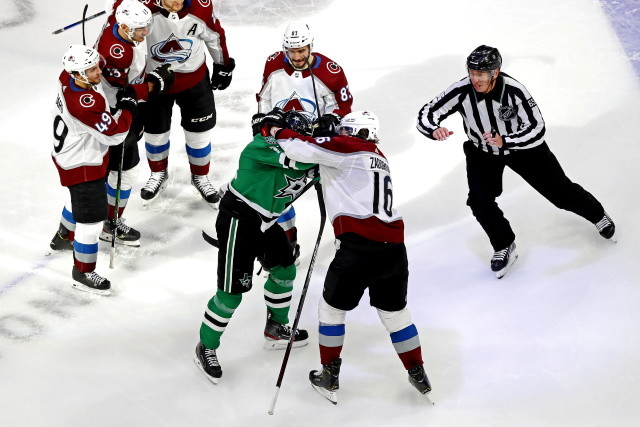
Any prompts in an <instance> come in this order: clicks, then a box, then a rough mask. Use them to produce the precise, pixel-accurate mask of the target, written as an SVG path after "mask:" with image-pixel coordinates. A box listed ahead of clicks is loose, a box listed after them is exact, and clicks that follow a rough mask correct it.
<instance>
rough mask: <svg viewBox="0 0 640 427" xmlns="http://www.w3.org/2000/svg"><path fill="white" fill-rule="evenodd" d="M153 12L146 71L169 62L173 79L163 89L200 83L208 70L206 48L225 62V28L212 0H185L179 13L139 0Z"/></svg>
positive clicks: (174, 90)
mask: <svg viewBox="0 0 640 427" xmlns="http://www.w3.org/2000/svg"><path fill="white" fill-rule="evenodd" d="M141 1H142V3H144V4H145V5H146V6H147V7H148V8H149V9H151V12H152V13H153V31H152V32H151V34H149V35H148V36H147V46H148V48H149V60H148V62H147V72H149V71H152V70H154V69H155V68H157V67H159V66H160V65H163V64H166V63H170V64H171V69H172V70H174V71H175V73H176V80H175V82H174V83H173V84H172V85H171V87H170V88H169V89H168V90H167V92H166V93H178V92H182V91H184V90H186V89H189V88H191V87H193V86H195V85H196V84H198V83H200V81H201V80H202V79H203V77H204V75H205V74H206V73H207V67H206V63H205V60H206V54H205V49H206V50H208V51H209V54H210V55H211V58H212V59H213V62H214V63H216V64H227V63H228V62H229V53H228V51H227V42H226V37H225V33H224V29H223V28H222V25H221V24H220V21H219V20H218V18H216V16H215V14H214V12H213V4H212V2H211V0H185V2H184V7H183V8H182V10H181V11H180V12H178V13H169V12H167V11H166V10H165V9H164V8H161V7H159V6H156V5H155V4H154V2H153V1H152V0H141Z"/></svg>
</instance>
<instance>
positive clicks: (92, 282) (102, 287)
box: [71, 266, 111, 295]
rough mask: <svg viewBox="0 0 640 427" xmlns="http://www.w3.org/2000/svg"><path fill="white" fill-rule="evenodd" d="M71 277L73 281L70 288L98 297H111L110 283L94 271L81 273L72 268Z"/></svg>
mask: <svg viewBox="0 0 640 427" xmlns="http://www.w3.org/2000/svg"><path fill="white" fill-rule="evenodd" d="M71 277H73V280H74V282H73V283H72V284H71V286H73V287H74V288H76V289H79V290H81V291H85V292H91V293H93V294H98V295H111V282H109V281H108V280H107V279H106V278H104V277H102V276H100V275H99V274H98V273H96V272H95V271H91V272H89V273H83V272H81V271H80V270H78V269H77V268H76V267H75V266H74V267H73V270H72V271H71Z"/></svg>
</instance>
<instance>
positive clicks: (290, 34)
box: [282, 22, 313, 52]
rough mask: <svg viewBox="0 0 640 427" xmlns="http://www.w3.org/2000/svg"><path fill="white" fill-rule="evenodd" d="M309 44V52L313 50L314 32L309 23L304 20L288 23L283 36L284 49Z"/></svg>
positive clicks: (297, 47)
mask: <svg viewBox="0 0 640 427" xmlns="http://www.w3.org/2000/svg"><path fill="white" fill-rule="evenodd" d="M304 46H309V52H311V51H312V50H313V34H312V33H311V29H310V28H309V25H307V24H305V23H304V22H291V23H289V25H287V29H286V30H285V31H284V36H283V37H282V50H284V51H285V52H286V51H287V49H299V48H301V47H304Z"/></svg>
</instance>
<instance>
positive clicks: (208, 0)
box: [184, 0, 217, 23]
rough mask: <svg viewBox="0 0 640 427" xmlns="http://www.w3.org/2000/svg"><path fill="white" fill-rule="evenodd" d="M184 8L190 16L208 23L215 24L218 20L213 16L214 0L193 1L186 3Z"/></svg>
mask: <svg viewBox="0 0 640 427" xmlns="http://www.w3.org/2000/svg"><path fill="white" fill-rule="evenodd" d="M184 8H185V10H186V12H188V13H189V14H191V15H193V16H195V17H197V18H198V19H201V20H202V21H204V22H207V23H213V22H215V20H216V19H217V18H215V16H214V14H213V1H212V0H191V2H189V3H187V2H185V3H184Z"/></svg>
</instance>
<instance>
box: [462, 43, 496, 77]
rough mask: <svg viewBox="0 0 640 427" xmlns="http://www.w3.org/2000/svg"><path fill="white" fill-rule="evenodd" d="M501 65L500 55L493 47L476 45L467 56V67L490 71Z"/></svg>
mask: <svg viewBox="0 0 640 427" xmlns="http://www.w3.org/2000/svg"><path fill="white" fill-rule="evenodd" d="M501 66H502V56H501V55H500V52H499V51H498V49H496V48H495V47H491V46H487V45H484V44H483V45H481V46H478V47H477V48H475V49H474V50H473V52H471V53H470V54H469V56H468V57H467V69H469V70H478V71H492V70H495V69H496V68H500V67H501Z"/></svg>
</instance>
